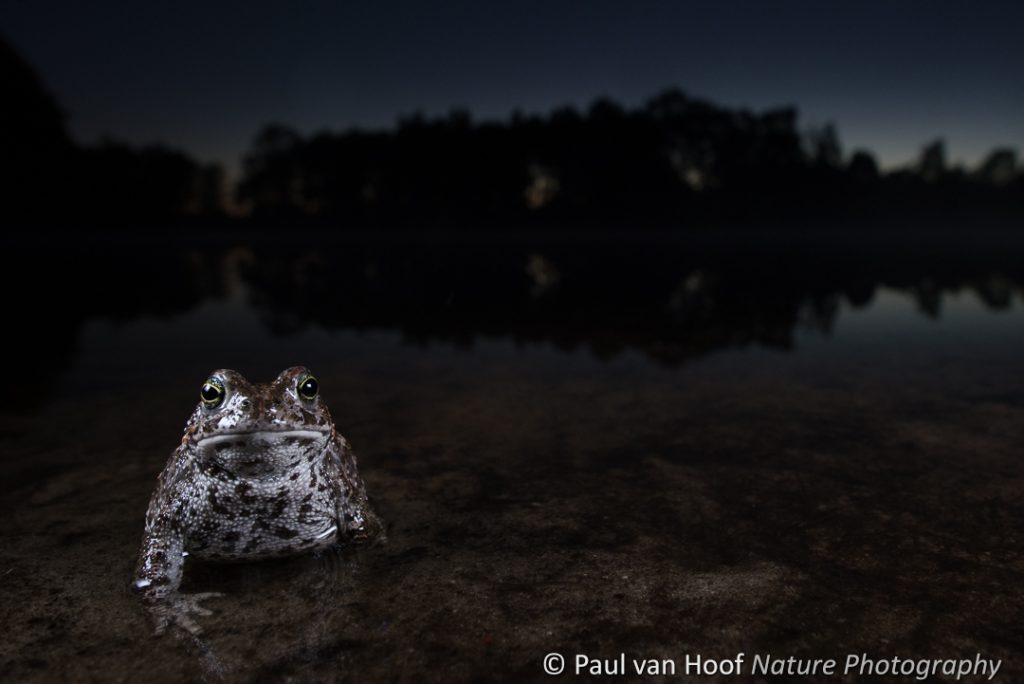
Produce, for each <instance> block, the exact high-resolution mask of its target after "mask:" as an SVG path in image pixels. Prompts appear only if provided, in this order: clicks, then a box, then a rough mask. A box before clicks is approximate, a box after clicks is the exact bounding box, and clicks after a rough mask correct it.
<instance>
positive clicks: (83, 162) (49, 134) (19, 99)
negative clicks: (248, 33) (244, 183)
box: [0, 41, 225, 225]
mask: <svg viewBox="0 0 1024 684" xmlns="http://www.w3.org/2000/svg"><path fill="white" fill-rule="evenodd" d="M0 83H2V84H3V93H4V100H5V102H4V106H3V107H0V188H2V189H0V193H2V195H0V198H2V210H0V211H2V212H3V215H4V217H5V218H6V219H8V220H14V221H16V222H17V221H22V222H40V221H42V222H52V221H61V222H64V221H74V222H75V223H76V225H77V224H78V223H81V222H97V223H99V222H103V223H107V222H134V221H147V222H151V221H167V220H176V219H179V218H181V217H183V216H217V215H220V214H221V213H222V211H223V207H224V198H225V194H224V193H225V188H224V174H223V171H222V170H221V168H220V167H219V166H217V165H204V164H200V163H198V162H197V161H195V160H194V159H192V158H191V157H189V156H188V155H187V154H185V153H184V152H181V151H178V150H174V149H170V148H167V147H164V146H161V145H151V146H147V147H141V148H140V147H132V146H129V145H126V144H123V143H119V142H116V141H104V142H101V143H100V144H98V145H91V146H82V145H78V144H76V143H74V142H73V141H72V140H71V138H70V136H69V135H68V133H67V130H66V127H65V121H64V119H65V117H64V114H63V112H62V111H61V109H60V107H59V106H58V105H57V103H56V102H55V101H54V99H53V98H52V97H51V96H50V95H49V94H48V93H47V92H46V90H45V89H44V88H43V86H42V84H41V83H40V81H39V79H38V78H37V76H36V74H35V72H34V71H33V70H32V69H31V67H29V66H28V65H27V64H26V63H25V62H23V61H22V60H21V59H20V58H19V57H18V55H17V54H16V53H15V52H14V51H13V50H12V49H11V48H10V46H8V45H6V44H5V43H4V42H3V41H0Z"/></svg>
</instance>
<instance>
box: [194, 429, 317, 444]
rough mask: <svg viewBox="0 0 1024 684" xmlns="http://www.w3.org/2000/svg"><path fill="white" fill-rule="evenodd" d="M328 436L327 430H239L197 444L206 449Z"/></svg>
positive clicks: (203, 439) (208, 438)
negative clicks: (233, 443) (235, 443)
mask: <svg viewBox="0 0 1024 684" xmlns="http://www.w3.org/2000/svg"><path fill="white" fill-rule="evenodd" d="M327 435H328V432H327V431H326V430H238V431H237V432H223V433H221V434H219V435H213V436H211V437H203V438H202V439H200V440H199V441H197V442H196V444H197V445H198V446H201V447H206V446H213V445H215V444H222V443H224V442H238V443H244V442H280V441H286V440H290V439H317V440H318V439H324V438H326V437H327Z"/></svg>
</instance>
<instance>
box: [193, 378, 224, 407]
mask: <svg viewBox="0 0 1024 684" xmlns="http://www.w3.org/2000/svg"><path fill="white" fill-rule="evenodd" d="M225 394H226V392H225V391H224V383H222V382H221V381H220V380H218V379H217V378H210V379H209V380H207V381H206V382H204V383H203V388H202V389H201V390H199V398H200V399H202V400H203V406H205V407H206V408H216V407H218V406H220V405H221V402H223V401H224V395H225Z"/></svg>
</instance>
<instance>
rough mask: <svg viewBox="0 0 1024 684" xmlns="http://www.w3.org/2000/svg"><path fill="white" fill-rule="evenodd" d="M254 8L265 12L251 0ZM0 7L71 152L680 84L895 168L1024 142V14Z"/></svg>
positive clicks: (554, 101)
mask: <svg viewBox="0 0 1024 684" xmlns="http://www.w3.org/2000/svg"><path fill="white" fill-rule="evenodd" d="M263 5H265V6H263ZM435 5H436V4H435V3H389V2H376V3H369V2H363V3H342V2H335V3H326V2H312V1H303V2H296V3H259V2H249V3H235V4H231V5H228V4H221V5H218V6H217V7H213V6H212V5H210V4H209V3H207V2H205V1H202V2H200V1H197V0H178V1H177V2H174V3H140V2H128V1H127V0H122V1H118V2H105V3H104V2H97V3H67V2H64V3H58V2H53V1H52V0H34V1H33V2H16V3H11V2H8V3H5V6H4V9H2V10H0V35H2V36H3V37H5V38H6V39H7V40H8V41H10V42H11V43H12V44H13V45H14V47H15V48H16V49H17V50H18V51H19V52H20V53H21V54H22V56H23V57H24V58H25V59H26V60H27V61H28V62H29V63H31V64H32V65H33V66H34V67H35V68H36V69H37V70H38V72H39V73H40V75H41V76H42V78H43V79H44V81H45V83H46V84H47V85H48V87H49V88H50V90H51V91H52V93H53V94H54V95H56V97H57V98H58V100H59V101H60V102H61V104H62V105H63V106H64V108H65V110H66V111H67V112H68V114H69V122H70V126H71V130H72V132H73V133H74V134H75V135H76V137H77V138H78V139H79V140H81V141H83V142H91V141H93V140H95V139H96V138H97V137H98V136H99V135H101V134H103V133H109V134H112V135H114V136H116V137H119V138H123V139H126V140H128V141H131V142H137V143H141V142H152V141H162V142H166V143H169V144H172V145H175V146H180V147H183V148H184V149H186V150H187V151H189V152H191V153H192V154H194V155H196V156H197V157H200V158H202V159H205V160H220V161H224V162H225V163H227V165H228V166H229V167H233V168H234V167H236V165H237V163H238V159H239V157H240V156H241V154H242V153H243V151H244V150H245V149H246V148H247V146H248V144H249V141H250V140H251V139H252V136H253V134H254V133H255V132H256V131H257V130H258V129H259V128H260V127H261V126H262V125H263V124H265V123H268V122H270V121H280V122H283V123H287V124H291V125H293V126H295V127H297V128H298V129H300V130H302V131H312V130H317V129H321V128H332V129H342V128H347V127H350V126H353V125H358V126H363V127H384V126H389V125H391V124H393V123H394V121H395V120H396V117H397V116H398V115H399V114H408V113H411V112H413V111H415V110H423V111H425V112H426V113H428V114H443V113H446V112H448V111H449V110H450V109H451V108H453V107H465V108H468V109H470V110H471V111H472V112H473V114H474V116H475V117H477V118H500V117H505V116H507V115H508V114H509V113H510V112H511V111H512V110H513V109H516V108H518V109H522V110H524V111H526V112H547V111H549V110H550V109H551V108H553V107H555V106H557V105H560V104H567V103H568V104H574V105H578V106H585V105H586V104H588V103H589V102H591V101H592V100H593V99H594V98H595V97H596V96H598V95H608V96H611V97H613V98H614V99H617V100H619V101H621V102H624V103H626V104H631V105H633V104H639V103H641V102H642V101H643V100H645V99H646V98H647V97H648V96H650V95H653V94H655V93H656V92H658V91H660V90H662V89H664V88H666V87H668V86H671V85H677V86H679V87H681V88H682V89H683V90H685V91H686V92H688V93H690V94H692V95H696V96H701V97H706V98H709V99H711V100H712V101H715V102H717V103H720V104H724V105H730V106H746V107H751V108H754V109H758V110H760V109H764V108H767V107H771V106H775V105H781V104H796V105H798V106H799V108H800V111H801V122H802V124H804V125H811V124H821V123H825V122H828V121H834V122H835V123H836V124H837V125H838V128H839V132H840V135H841V138H842V142H843V144H844V147H845V148H846V150H847V151H849V150H850V149H851V148H853V147H858V146H864V147H868V148H869V149H872V150H874V151H875V152H876V153H877V154H878V155H879V157H880V158H881V160H882V162H883V163H884V164H886V165H893V164H899V163H903V162H906V161H908V160H910V159H911V158H912V157H913V156H915V155H916V154H917V152H918V150H919V149H920V147H921V145H922V143H924V142H926V141H927V140H929V139H931V138H934V137H937V136H940V135H941V136H943V137H944V138H945V139H946V141H947V144H948V149H949V150H950V153H951V157H952V159H954V160H963V161H966V162H969V163H974V162H976V161H977V160H978V158H979V157H980V156H981V155H983V154H984V153H985V152H987V151H988V150H989V149H990V148H992V147H993V146H996V145H1010V146H1013V147H1016V148H1018V150H1021V151H1024V76H1022V74H1024V32H1022V28H1024V4H1021V3H983V2H979V3H967V2H938V1H933V2H902V1H893V2H876V3H869V2H849V3H847V2H822V1H820V0H818V1H816V2H800V3H793V2H790V3H767V2H722V3H700V4H698V3H683V2H665V3H631V4H629V8H628V11H627V10H626V9H625V8H626V3H620V2H616V3H596V2H595V3H567V4H556V3H553V2H529V3H520V4H516V5H508V4H505V5H500V6H499V5H488V4H487V3H475V2H474V3H469V2H455V3H447V5H446V6H445V7H443V8H441V7H438V6H435Z"/></svg>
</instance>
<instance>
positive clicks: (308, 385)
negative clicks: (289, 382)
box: [297, 373, 320, 401]
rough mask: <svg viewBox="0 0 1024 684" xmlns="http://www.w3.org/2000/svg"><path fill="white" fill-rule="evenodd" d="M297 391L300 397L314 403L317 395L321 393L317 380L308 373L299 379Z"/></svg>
mask: <svg viewBox="0 0 1024 684" xmlns="http://www.w3.org/2000/svg"><path fill="white" fill-rule="evenodd" d="M297 389H298V391H299V396H300V397H302V398H303V399H305V400H306V401H313V400H314V399H316V393H317V392H318V391H320V384H319V383H318V382H317V381H316V378H314V377H313V376H312V375H310V374H308V373H307V374H306V375H303V376H302V377H301V378H299V384H298V386H297Z"/></svg>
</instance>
